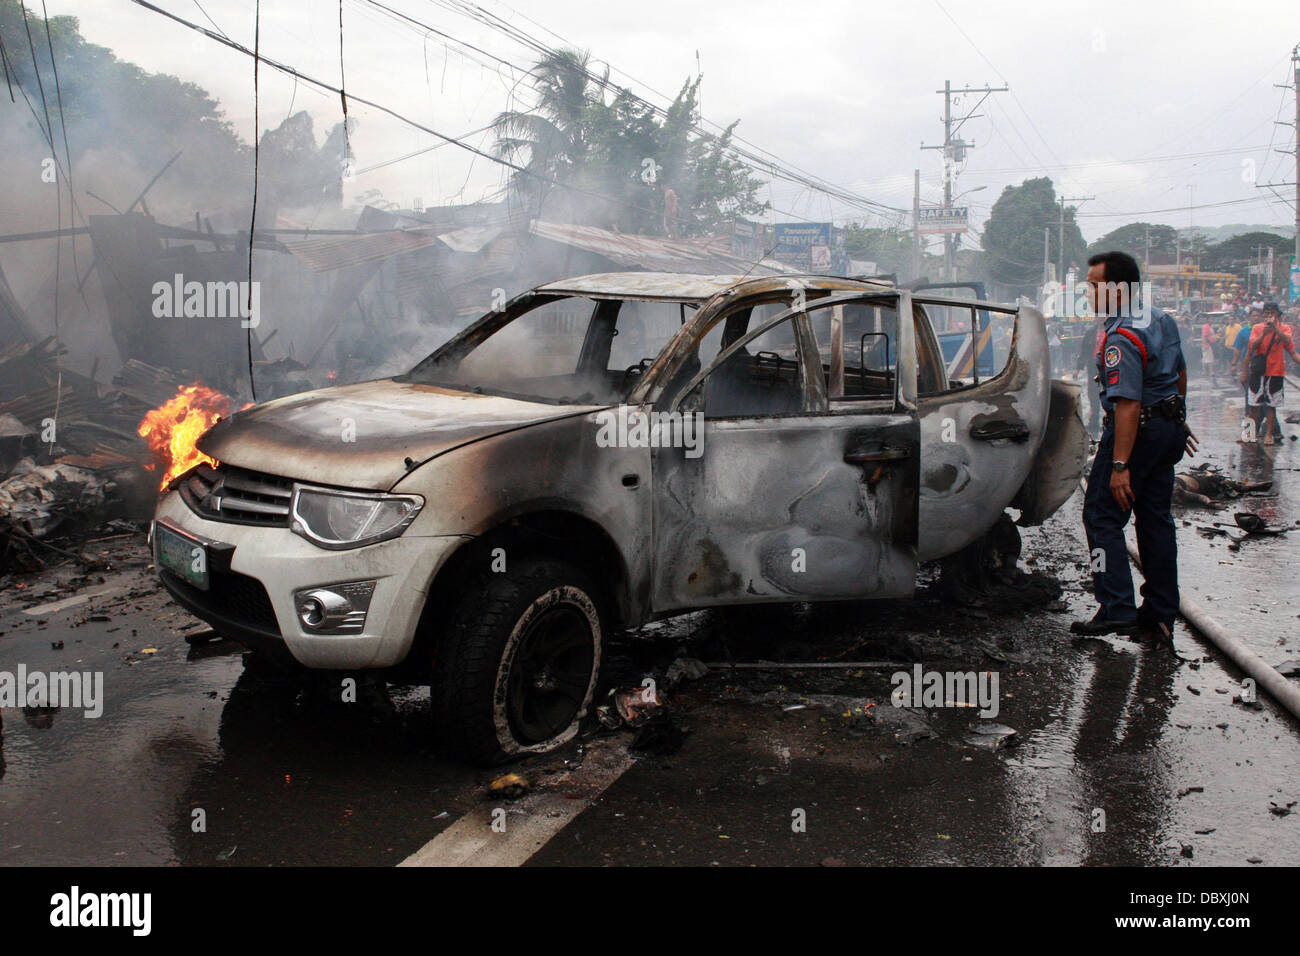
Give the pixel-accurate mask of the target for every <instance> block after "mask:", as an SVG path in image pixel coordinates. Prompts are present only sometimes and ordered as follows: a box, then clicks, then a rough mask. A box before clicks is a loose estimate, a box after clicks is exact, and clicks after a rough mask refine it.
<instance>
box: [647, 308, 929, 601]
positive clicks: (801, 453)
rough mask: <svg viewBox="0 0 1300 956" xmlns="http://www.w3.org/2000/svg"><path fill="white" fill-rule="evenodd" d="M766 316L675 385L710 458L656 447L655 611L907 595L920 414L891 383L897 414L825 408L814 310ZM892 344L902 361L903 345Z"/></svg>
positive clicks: (906, 342) (904, 339) (671, 399)
mask: <svg viewBox="0 0 1300 956" xmlns="http://www.w3.org/2000/svg"><path fill="white" fill-rule="evenodd" d="M859 299H861V294H860V293H855V294H850V295H838V296H831V297H829V298H825V299H819V300H817V301H816V307H815V309H810V310H809V311H814V312H818V311H824V310H827V309H830V308H834V307H836V306H838V305H842V304H845V303H850V302H855V301H857V300H859ZM774 310H775V314H773V315H770V316H763V315H761V314H760V315H758V316H754V315H752V314H751V315H750V316H748V318H749V321H750V324H751V325H752V326H753V327H752V328H751V329H749V330H748V331H747V332H745V333H744V334H743V335H741V336H740V337H738V338H736V339H735V340H734V341H732V342H731V343H730V344H729V345H727V346H726V347H724V348H723V350H722V351H721V353H720V354H719V355H718V356H717V357H716V358H715V359H714V360H713V361H712V362H711V363H710V364H709V365H708V366H706V367H705V368H703V369H702V370H701V371H700V372H698V373H696V374H695V375H694V376H692V377H691V378H690V380H689V381H687V382H686V383H685V385H684V386H682V393H683V398H682V400H681V403H680V404H681V407H683V408H686V409H689V410H692V411H694V412H695V413H696V414H700V415H702V416H703V418H704V425H703V428H704V454H703V455H701V456H699V457H697V458H694V459H692V458H689V457H687V456H686V455H684V454H682V453H681V452H679V451H678V450H676V449H671V448H667V449H656V450H655V452H654V455H653V468H654V481H655V496H654V529H655V585H654V602H655V605H656V608H657V609H662V610H672V609H682V608H689V607H700V606H706V605H709V604H728V603H743V602H759V601H788V600H797V599H806V598H814V599H816V598H822V599H835V598H855V597H864V596H880V597H885V596H899V595H906V594H911V593H912V591H913V589H914V587H915V578H916V549H915V545H916V536H917V527H916V521H917V510H916V497H917V496H916V485H917V476H918V465H919V460H920V455H919V444H918V439H919V429H918V424H917V419H916V417H915V415H914V414H911V413H909V412H908V411H907V410H901V411H900V410H897V409H895V408H894V407H892V406H893V405H895V404H896V395H895V394H894V393H895V391H896V385H894V384H891V386H890V388H889V392H888V394H887V396H885V397H886V398H887V404H888V405H889V406H891V407H888V408H885V409H879V410H878V409H871V408H867V407H864V406H857V407H849V408H847V409H836V410H835V411H834V412H832V410H831V407H830V403H829V400H828V397H827V394H826V386H827V378H826V376H827V374H828V369H827V367H826V366H825V365H823V364H822V362H821V361H820V360H819V357H818V345H817V339H816V337H815V335H814V333H813V329H812V325H811V323H810V321H809V317H808V315H807V314H806V313H805V312H804V310H803V309H802V308H793V307H791V308H784V309H783V308H781V307H780V306H779V305H776V306H774ZM746 311H749V312H751V313H753V312H754V311H755V310H754V309H753V307H749V309H747V310H746ZM895 314H896V311H895ZM898 338H899V344H898V347H899V354H900V355H901V354H902V353H903V352H910V349H911V347H912V339H911V336H910V335H903V336H900V337H898ZM831 364H836V363H834V362H832V363H831ZM899 364H900V365H901V364H902V363H899ZM891 381H892V380H891ZM795 386H797V387H798V392H797V393H794V394H792V392H793V389H794V387H795ZM774 393H775V395H776V397H775V398H774V397H773V394H774ZM718 396H722V400H721V401H719V400H718ZM666 401H667V405H668V407H669V408H670V409H673V408H676V407H677V404H678V400H677V398H676V396H671V395H670V396H667V397H666ZM796 408H801V409H802V411H801V412H799V411H796Z"/></svg>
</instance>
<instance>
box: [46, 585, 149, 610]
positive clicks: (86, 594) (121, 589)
mask: <svg viewBox="0 0 1300 956" xmlns="http://www.w3.org/2000/svg"><path fill="white" fill-rule="evenodd" d="M129 590H130V588H128V587H126V586H125V585H114V584H106V585H104V586H103V587H99V588H91V589H90V590H89V591H82V592H81V593H80V594H74V595H73V596H72V597H66V598H64V599H63V600H61V601H51V602H50V603H49V604H39V605H37V606H36V607H29V608H24V609H23V613H24V614H26V615H28V616H29V617H41V616H43V615H46V614H53V613H54V612H55V611H63V610H66V609H67V608H70V607H76V606H77V605H78V604H85V603H86V602H87V601H89V600H90V599H91V598H97V597H103V596H104V595H106V594H118V593H122V594H125V593H126V592H127V591H129Z"/></svg>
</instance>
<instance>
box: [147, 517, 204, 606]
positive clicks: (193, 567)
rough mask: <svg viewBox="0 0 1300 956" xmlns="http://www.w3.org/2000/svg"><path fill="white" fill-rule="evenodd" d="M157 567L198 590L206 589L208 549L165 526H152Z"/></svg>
mask: <svg viewBox="0 0 1300 956" xmlns="http://www.w3.org/2000/svg"><path fill="white" fill-rule="evenodd" d="M154 530H155V535H154V541H155V543H156V544H155V548H156V552H157V553H156V554H155V558H156V559H157V561H158V567H160V568H166V569H167V570H168V571H170V572H172V573H173V574H178V575H180V576H181V577H182V578H184V579H185V580H186V581H188V582H189V583H190V584H192V585H194V586H195V587H196V588H199V589H200V590H203V591H206V590H207V589H208V549H207V548H206V547H204V546H203V545H202V544H200V543H199V542H198V541H195V540H194V539H192V538H187V537H185V536H184V535H182V534H179V533H177V532H175V531H173V530H172V529H171V528H168V527H167V526H166V525H163V524H159V525H155V526H154Z"/></svg>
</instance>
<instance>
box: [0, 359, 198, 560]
mask: <svg viewBox="0 0 1300 956" xmlns="http://www.w3.org/2000/svg"><path fill="white" fill-rule="evenodd" d="M66 353H67V349H66V347H65V346H64V345H63V344H62V343H60V342H59V341H58V340H56V339H55V338H54V337H49V338H45V339H43V340H41V341H39V342H26V341H18V342H15V343H12V344H10V345H9V346H7V347H5V348H3V349H0V573H4V574H7V573H10V572H13V571H20V572H29V571H36V570H40V569H42V568H45V567H48V566H49V565H50V563H51V562H52V563H56V564H57V563H60V562H62V561H66V560H70V559H77V558H78V557H79V553H80V550H81V547H82V546H83V545H84V543H85V542H86V541H87V540H88V539H89V538H91V537H92V536H94V535H95V534H97V533H99V532H101V531H104V530H106V529H107V530H120V529H121V528H122V527H124V526H129V527H132V528H134V529H142V528H143V526H144V523H145V522H146V521H147V520H148V518H149V515H150V513H151V510H152V507H153V503H154V500H155V492H156V489H157V478H156V477H155V476H154V475H153V474H152V473H151V472H150V470H149V469H150V467H151V465H150V455H149V451H148V447H147V446H146V444H145V442H144V440H143V439H141V438H140V436H139V435H138V434H136V428H137V426H138V424H139V422H140V420H141V419H142V418H143V417H144V416H145V414H146V413H147V412H148V411H149V410H150V409H151V408H154V407H155V406H157V405H159V404H162V403H163V402H166V401H167V400H168V399H169V398H170V397H171V396H173V395H174V394H175V393H176V391H177V389H179V388H180V387H181V386H182V385H184V384H185V382H184V381H183V380H182V377H181V376H180V374H179V373H176V372H173V371H171V370H169V369H162V368H155V367H153V366H150V365H146V364H145V363H143V362H140V361H138V360H131V361H128V362H127V363H126V365H125V366H123V368H122V370H121V371H120V372H119V373H118V375H117V376H116V377H115V378H114V380H113V383H112V384H111V385H105V384H101V383H99V382H97V381H95V379H94V377H93V370H92V375H91V376H86V375H81V374H78V373H77V372H74V371H71V370H70V369H68V368H65V367H64V366H63V362H62V357H63V356H64V355H66Z"/></svg>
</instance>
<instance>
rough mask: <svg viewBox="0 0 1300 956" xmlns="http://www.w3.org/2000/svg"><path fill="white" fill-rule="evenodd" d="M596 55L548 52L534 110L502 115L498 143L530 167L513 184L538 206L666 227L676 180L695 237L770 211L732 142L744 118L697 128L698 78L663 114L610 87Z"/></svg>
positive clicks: (657, 230)
mask: <svg viewBox="0 0 1300 956" xmlns="http://www.w3.org/2000/svg"><path fill="white" fill-rule="evenodd" d="M589 62H590V54H588V53H586V52H579V51H574V50H562V51H559V52H558V53H556V54H554V55H549V56H547V57H545V58H543V59H542V60H541V61H539V62H538V64H537V65H536V66H535V67H534V68H533V71H532V72H533V74H534V77H535V80H534V87H535V89H536V90H537V101H536V103H535V105H534V107H533V109H532V110H529V111H527V112H521V111H509V112H505V113H502V114H500V115H499V116H498V117H497V120H496V124H495V125H496V133H497V142H496V144H495V147H494V149H495V152H496V154H497V155H498V156H501V157H503V158H506V159H509V160H510V161H512V162H515V163H517V164H519V165H521V166H522V167H523V169H524V172H523V173H518V172H517V173H515V174H514V175H513V176H512V177H511V188H512V189H513V190H514V191H515V193H516V195H517V196H519V197H520V198H521V199H522V200H523V202H524V205H525V208H527V209H528V210H529V211H530V213H533V214H539V215H540V214H545V215H546V216H548V217H556V218H567V219H571V220H573V221H576V222H585V223H591V224H595V225H600V226H604V227H606V228H611V229H617V230H619V231H620V232H631V233H646V234H652V235H662V234H663V233H664V228H665V224H664V218H663V211H664V203H665V197H666V194H667V191H668V190H669V189H671V190H673V192H674V193H676V195H677V203H678V206H677V208H678V216H677V229H678V234H679V235H685V236H689V235H707V234H711V233H716V232H719V231H722V230H723V229H724V227H725V226H726V225H727V224H728V223H729V222H730V220H731V218H732V217H734V216H754V215H758V214H760V213H762V212H764V211H766V209H767V203H766V202H764V201H762V200H760V199H759V197H758V193H759V190H761V189H762V187H763V182H762V180H760V179H758V178H757V177H755V176H754V175H753V174H752V172H751V170H750V169H749V167H748V166H746V165H745V163H744V162H742V161H741V160H740V159H739V158H737V157H736V155H735V153H734V151H733V150H732V149H731V142H732V138H733V136H734V131H735V128H736V123H732V124H731V125H730V126H729V127H727V128H726V129H725V130H724V131H723V132H722V133H720V134H718V135H716V136H706V135H701V134H700V133H699V132H698V128H697V127H698V112H699V83H700V81H699V79H698V78H697V79H694V80H688V81H686V82H685V83H683V84H682V87H681V89H680V90H679V92H678V94H677V96H676V97H675V98H674V99H673V102H672V103H671V104H670V105H669V106H668V108H667V109H666V110H664V111H663V112H662V114H661V113H660V112H659V111H656V110H655V109H654V108H653V107H651V106H650V105H649V104H648V103H646V102H644V101H643V100H641V99H640V98H638V97H637V96H635V95H634V94H633V93H631V92H630V91H629V90H627V89H623V88H616V87H611V86H610V84H609V81H608V79H609V78H608V73H605V74H603V75H600V76H596V77H594V78H593V76H592V74H591V72H590V70H589V68H588V64H589ZM611 93H612V97H611V98H610V101H609V102H608V103H607V102H606V97H607V95H609V94H611ZM737 122H739V121H737Z"/></svg>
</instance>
